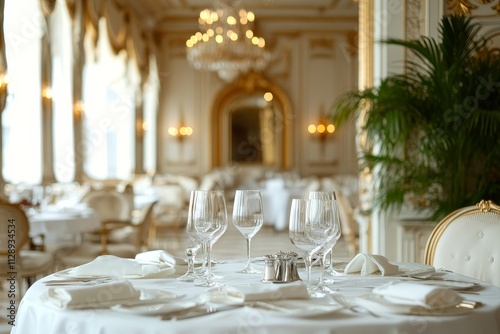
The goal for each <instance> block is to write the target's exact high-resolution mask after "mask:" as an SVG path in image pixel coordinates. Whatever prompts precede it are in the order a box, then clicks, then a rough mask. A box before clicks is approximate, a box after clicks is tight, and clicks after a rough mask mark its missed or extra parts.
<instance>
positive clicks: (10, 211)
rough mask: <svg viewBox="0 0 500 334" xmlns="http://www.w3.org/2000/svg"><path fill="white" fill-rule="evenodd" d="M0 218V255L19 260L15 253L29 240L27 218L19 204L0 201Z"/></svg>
mask: <svg viewBox="0 0 500 334" xmlns="http://www.w3.org/2000/svg"><path fill="white" fill-rule="evenodd" d="M0 220H1V221H0V229H1V230H0V257H2V258H3V257H5V258H12V259H14V260H19V257H18V256H17V253H19V251H20V250H21V249H22V248H23V247H24V246H25V245H26V244H27V243H28V242H29V240H30V236H29V222H28V218H27V217H26V214H25V213H24V211H23V210H22V209H21V208H20V207H19V205H14V204H9V203H5V202H0ZM9 255H14V257H13V256H10V257H9ZM5 263H7V261H2V264H5Z"/></svg>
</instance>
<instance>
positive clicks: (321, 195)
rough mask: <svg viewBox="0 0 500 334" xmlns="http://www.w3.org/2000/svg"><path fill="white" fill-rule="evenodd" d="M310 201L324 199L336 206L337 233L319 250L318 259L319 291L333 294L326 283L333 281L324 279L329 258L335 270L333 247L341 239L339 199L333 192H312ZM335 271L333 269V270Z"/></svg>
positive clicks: (335, 221) (335, 223)
mask: <svg viewBox="0 0 500 334" xmlns="http://www.w3.org/2000/svg"><path fill="white" fill-rule="evenodd" d="M308 198H309V199H323V200H332V204H333V206H334V208H333V209H334V225H335V226H334V229H335V231H332V232H334V233H335V235H334V236H333V237H332V238H331V239H330V240H329V242H326V243H325V244H324V245H323V247H321V248H320V249H319V250H318V253H317V255H318V258H319V260H320V268H321V269H320V270H321V271H320V277H319V284H318V287H317V289H319V290H320V291H323V292H329V293H331V292H333V290H331V289H330V288H328V287H326V286H325V284H326V283H333V282H331V281H325V279H324V277H325V275H326V274H327V273H326V270H325V263H326V258H327V256H329V257H330V265H331V268H333V265H332V263H333V261H332V248H333V246H334V245H335V244H336V243H337V240H338V239H339V238H340V234H341V230H340V216H339V215H338V210H339V208H338V203H337V197H336V194H335V191H333V192H331V193H330V192H328V191H310V192H309V194H308ZM332 270H333V269H332Z"/></svg>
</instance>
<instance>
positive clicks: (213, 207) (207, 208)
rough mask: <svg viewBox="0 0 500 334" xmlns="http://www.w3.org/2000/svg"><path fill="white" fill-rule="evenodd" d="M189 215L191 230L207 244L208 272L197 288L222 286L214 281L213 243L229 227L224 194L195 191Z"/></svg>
mask: <svg viewBox="0 0 500 334" xmlns="http://www.w3.org/2000/svg"><path fill="white" fill-rule="evenodd" d="M190 202H192V203H190V204H189V207H190V212H189V214H188V217H189V218H190V219H188V225H189V227H187V228H188V229H190V230H194V231H195V233H196V234H197V235H198V236H199V237H200V239H201V240H202V242H203V243H204V244H205V246H206V249H207V271H206V274H205V275H204V276H203V277H201V278H200V279H199V280H197V281H195V285H196V286H205V287H213V286H220V285H221V284H220V283H216V282H214V281H213V279H212V259H211V254H212V245H213V243H212V241H213V240H214V236H215V235H216V234H217V233H218V232H219V231H220V230H221V229H224V225H226V226H227V212H226V202H225V199H224V192H223V191H221V190H195V191H194V194H192V196H191V199H190Z"/></svg>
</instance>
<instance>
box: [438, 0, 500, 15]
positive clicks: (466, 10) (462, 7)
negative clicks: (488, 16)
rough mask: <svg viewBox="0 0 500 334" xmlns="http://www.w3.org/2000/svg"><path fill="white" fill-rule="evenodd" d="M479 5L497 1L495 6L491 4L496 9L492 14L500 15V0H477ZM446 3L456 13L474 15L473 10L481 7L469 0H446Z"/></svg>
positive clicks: (492, 8)
mask: <svg viewBox="0 0 500 334" xmlns="http://www.w3.org/2000/svg"><path fill="white" fill-rule="evenodd" d="M475 2H476V3H477V4H479V5H482V6H484V5H490V4H492V3H494V2H496V3H495V4H494V5H493V6H491V7H490V8H491V10H493V11H494V13H492V15H495V14H496V15H500V1H498V0H476V1H475ZM446 4H447V5H448V9H449V10H451V11H452V12H453V13H454V14H458V15H472V11H474V10H477V9H479V7H478V6H476V5H475V4H473V3H472V2H471V1H469V0H446Z"/></svg>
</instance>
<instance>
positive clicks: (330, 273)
mask: <svg viewBox="0 0 500 334" xmlns="http://www.w3.org/2000/svg"><path fill="white" fill-rule="evenodd" d="M331 197H332V199H333V201H334V202H335V205H336V210H337V220H338V221H339V225H340V226H342V225H341V223H340V219H341V218H340V207H339V206H340V205H342V203H339V200H338V196H337V193H336V192H335V191H332V192H331ZM339 233H340V234H339V236H338V238H337V240H338V239H339V238H340V235H341V233H342V231H341V227H339ZM337 240H336V241H335V243H334V244H333V245H332V247H331V248H330V250H329V254H330V263H329V266H328V268H327V269H326V270H325V273H324V274H325V275H327V276H340V275H342V274H341V273H339V272H338V271H336V270H335V268H334V266H333V247H334V246H335V244H336V243H337ZM331 283H333V280H327V281H325V284H331Z"/></svg>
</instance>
